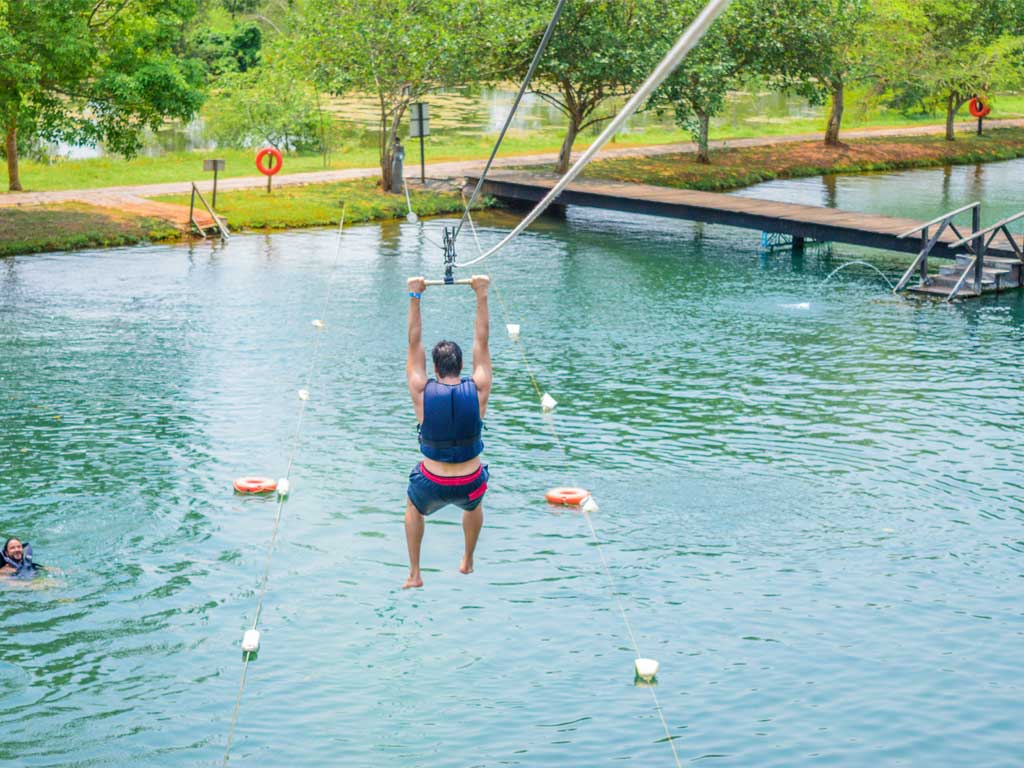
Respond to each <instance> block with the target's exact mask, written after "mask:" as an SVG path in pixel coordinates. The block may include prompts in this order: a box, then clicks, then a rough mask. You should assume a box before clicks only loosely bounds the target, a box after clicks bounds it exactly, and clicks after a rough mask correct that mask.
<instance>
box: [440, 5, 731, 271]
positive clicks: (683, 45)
mask: <svg viewBox="0 0 1024 768" xmlns="http://www.w3.org/2000/svg"><path fill="white" fill-rule="evenodd" d="M730 2H731V0H711V1H710V2H709V3H708V4H707V5H706V6H705V7H704V10H703V11H701V12H700V15H698V16H697V18H696V19H694V20H693V23H691V24H690V26H689V27H687V28H686V31H685V32H683V34H682V36H681V37H680V38H679V40H677V41H676V44H675V45H673V46H672V49H671V50H670V51H669V52H668V53H667V54H665V57H664V58H663V59H662V60H661V61H660V62H659V63H658V66H657V67H655V68H654V71H653V72H652V73H651V74H650V76H649V77H648V78H647V79H646V80H645V81H644V83H643V84H642V85H641V86H640V87H639V88H638V89H637V92H636V93H634V94H633V95H632V97H630V99H629V101H627V102H626V105H625V106H624V107H623V108H622V110H621V111H620V112H619V114H617V115H616V116H615V117H614V118H613V119H612V121H611V122H610V123H608V125H607V126H605V129H604V130H603V131H601V135H600V136H598V137H597V138H596V139H595V140H594V143H593V144H591V145H590V146H589V147H588V148H587V149H586V151H585V152H584V153H583V154H582V155H580V157H579V159H578V160H577V161H576V162H575V163H574V164H573V166H572V168H570V169H569V170H568V171H567V172H566V174H565V175H564V176H563V177H562V178H561V179H559V181H558V183H557V184H555V186H553V187H552V188H551V189H550V190H549V191H548V193H547V194H546V195H545V196H544V198H543V199H542V200H541V201H540V202H539V203H537V205H536V206H534V208H533V210H531V211H530V212H529V213H528V214H526V217H525V218H524V219H523V220H522V221H521V222H519V224H517V225H516V227H515V229H513V230H512V231H511V232H509V233H508V234H507V235H505V237H504V238H503V239H502V240H501V241H500V242H499V243H498V244H497V245H495V246H493V247H492V248H491V249H490V250H488V251H486V252H485V253H481V254H480V255H479V256H477V257H476V258H475V259H471V260H470V261H467V262H463V263H456V264H455V266H457V267H468V266H470V265H472V264H476V263H478V262H481V261H483V260H484V259H486V258H487V257H488V256H490V255H492V254H494V253H497V252H498V251H500V250H501V249H502V248H504V247H505V246H506V245H508V244H509V243H510V242H512V240H514V239H515V238H516V237H518V236H519V233H520V232H522V231H523V230H524V229H526V228H527V227H528V226H530V224H532V223H533V222H534V220H536V218H537V217H538V216H540V215H541V214H542V213H543V212H544V211H545V209H547V207H548V206H549V205H551V203H552V202H553V201H554V200H555V198H556V197H558V196H559V195H560V194H562V191H563V190H564V189H565V188H566V187H567V186H569V184H571V183H572V182H573V181H574V180H575V179H576V177H577V176H579V175H580V173H581V172H582V171H583V169H584V168H585V167H586V166H587V164H589V163H590V161H591V160H592V159H593V158H594V155H596V154H597V153H598V152H599V151H600V150H601V148H602V147H603V146H604V145H605V144H607V143H608V141H609V140H610V139H611V138H612V136H614V135H615V134H616V133H618V132H619V129H620V128H621V127H622V126H623V124H624V123H625V122H626V121H627V120H628V119H629V118H630V117H632V116H633V114H634V113H635V112H636V111H637V110H638V109H639V108H640V107H641V106H642V105H643V103H644V102H645V101H647V98H648V97H649V96H650V95H651V94H652V93H653V92H654V90H655V89H656V88H657V87H658V86H659V85H661V84H662V82H664V80H665V79H666V78H667V77H668V76H669V75H671V74H672V72H673V70H675V68H676V67H677V66H679V62H681V61H682V60H683V59H684V58H686V54H687V53H689V52H690V49H691V48H693V47H694V46H695V45H696V44H697V43H698V42H700V39H701V38H702V37H704V33H705V32H707V31H708V28H709V27H710V26H711V24H712V23H713V22H714V20H715V19H717V18H718V16H719V15H720V14H721V13H722V12H723V11H725V9H726V8H727V7H728V6H729V3H730Z"/></svg>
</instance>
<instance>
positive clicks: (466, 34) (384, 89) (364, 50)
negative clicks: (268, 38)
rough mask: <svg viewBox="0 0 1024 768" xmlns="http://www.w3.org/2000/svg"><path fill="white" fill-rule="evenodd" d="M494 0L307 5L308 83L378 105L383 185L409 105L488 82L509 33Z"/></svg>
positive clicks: (318, 1) (345, 0)
mask: <svg viewBox="0 0 1024 768" xmlns="http://www.w3.org/2000/svg"><path fill="white" fill-rule="evenodd" d="M502 7H503V3H501V2H498V0H476V1H475V2H463V1H462V0H308V2H307V3H306V6H305V14H306V15H305V27H304V29H303V30H302V42H301V44H302V45H303V50H304V54H305V59H306V61H307V63H308V65H309V66H310V68H311V70H312V73H313V79H314V81H315V82H316V83H317V84H318V85H320V86H321V87H323V88H325V89H326V90H328V91H329V92H331V93H334V94H339V95H340V94H345V93H352V92H358V93H368V94H372V95H373V97H374V98H375V100H376V101H377V105H378V114H379V118H378V120H379V130H378V141H379V148H380V166H381V181H382V185H383V187H384V189H390V188H391V161H392V153H393V150H394V142H395V138H396V137H397V136H398V133H399V129H400V127H401V124H402V118H403V117H404V116H405V114H406V111H407V110H408V108H409V105H410V104H412V103H413V102H416V101H419V100H420V99H422V98H423V96H424V95H425V94H427V93H429V92H431V91H434V90H437V89H440V88H451V87H456V86H459V85H465V84H468V83H473V82H480V81H482V80H486V79H487V77H488V75H489V71H490V62H492V61H493V58H492V56H491V50H492V47H494V46H496V45H498V44H499V41H500V40H501V37H502V36H503V35H506V34H510V33H511V31H512V30H511V29H510V26H509V25H507V24H503V23H497V22H496V19H501V18H502V16H501V13H502Z"/></svg>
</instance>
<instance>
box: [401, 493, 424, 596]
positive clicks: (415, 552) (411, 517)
mask: <svg viewBox="0 0 1024 768" xmlns="http://www.w3.org/2000/svg"><path fill="white" fill-rule="evenodd" d="M425 527H426V526H425V524H424V520H423V515H421V514H420V513H419V510H418V509H416V507H414V506H413V503H412V502H411V501H409V500H408V499H406V500H405V544H406V546H407V547H408V548H409V578H408V579H406V580H405V584H403V585H402V589H409V588H410V587H422V586H423V579H422V578H420V545H421V544H422V543H423V529H424V528H425Z"/></svg>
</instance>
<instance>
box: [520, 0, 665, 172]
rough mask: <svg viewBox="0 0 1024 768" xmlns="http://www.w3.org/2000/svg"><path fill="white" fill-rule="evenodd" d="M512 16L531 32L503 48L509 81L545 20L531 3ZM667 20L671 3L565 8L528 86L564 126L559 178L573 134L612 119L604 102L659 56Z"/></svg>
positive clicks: (589, 3)
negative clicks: (510, 66) (563, 119)
mask: <svg viewBox="0 0 1024 768" xmlns="http://www.w3.org/2000/svg"><path fill="white" fill-rule="evenodd" d="M516 13H517V14H518V18H520V19H524V20H526V21H528V22H529V23H530V24H531V26H532V28H533V33H532V34H529V35H526V36H524V37H522V38H520V39H518V40H515V41H514V42H513V43H512V45H511V46H510V47H509V48H508V49H507V55H508V56H509V58H510V59H511V60H513V61H515V62H516V64H517V66H516V70H515V71H514V74H515V76H517V77H522V76H524V75H525V74H526V71H527V68H528V66H529V63H530V60H531V58H532V57H533V53H534V51H535V50H536V48H537V46H538V45H539V43H540V39H541V37H542V35H543V33H544V27H545V25H546V23H547V21H548V19H547V18H544V17H543V16H539V15H538V13H537V10H536V3H535V2H532V0H520V4H519V5H518V6H517V8H516ZM672 15H673V14H672V10H671V4H669V3H665V2H662V0H574V1H573V2H570V3H568V4H567V5H566V6H565V10H564V11H563V12H562V17H561V19H559V22H558V28H557V29H556V30H555V33H554V35H553V36H552V38H551V41H550V42H549V43H548V47H547V50H546V51H545V52H544V57H543V58H542V59H541V61H540V64H539V66H538V67H537V71H536V73H535V74H534V78H533V83H532V85H531V91H532V92H533V93H535V94H537V95H538V96H540V97H541V98H542V99H544V100H545V101H547V102H548V103H550V104H552V105H553V106H555V107H556V108H557V109H558V110H559V111H560V112H561V113H562V114H564V115H565V116H566V118H567V120H568V128H567V129H566V134H565V139H564V140H563V142H562V148H561V150H560V151H559V153H558V165H557V170H558V173H565V172H566V171H567V170H568V169H569V164H570V159H571V154H572V147H573V144H574V143H575V142H576V137H577V136H578V135H579V133H580V131H582V130H585V129H586V128H588V127H590V126H592V125H596V124H598V123H602V122H604V121H606V120H610V119H611V118H613V117H614V116H615V111H614V110H613V109H612V108H611V106H610V104H609V102H611V101H613V100H616V99H620V98H622V97H624V96H628V95H629V94H631V93H633V91H635V90H636V88H637V87H638V86H639V85H640V84H641V83H642V82H643V81H644V79H645V78H646V77H647V76H648V75H649V74H650V72H651V70H652V69H653V68H654V66H655V64H656V63H657V62H658V60H659V59H660V58H661V56H662V55H664V53H665V52H666V50H667V47H666V43H665V35H664V30H665V29H669V28H671V20H672ZM679 31H681V30H679Z"/></svg>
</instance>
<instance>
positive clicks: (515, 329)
mask: <svg viewBox="0 0 1024 768" xmlns="http://www.w3.org/2000/svg"><path fill="white" fill-rule="evenodd" d="M505 327H506V328H507V329H508V337H509V338H510V339H512V341H519V326H518V325H517V324H516V323H505Z"/></svg>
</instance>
